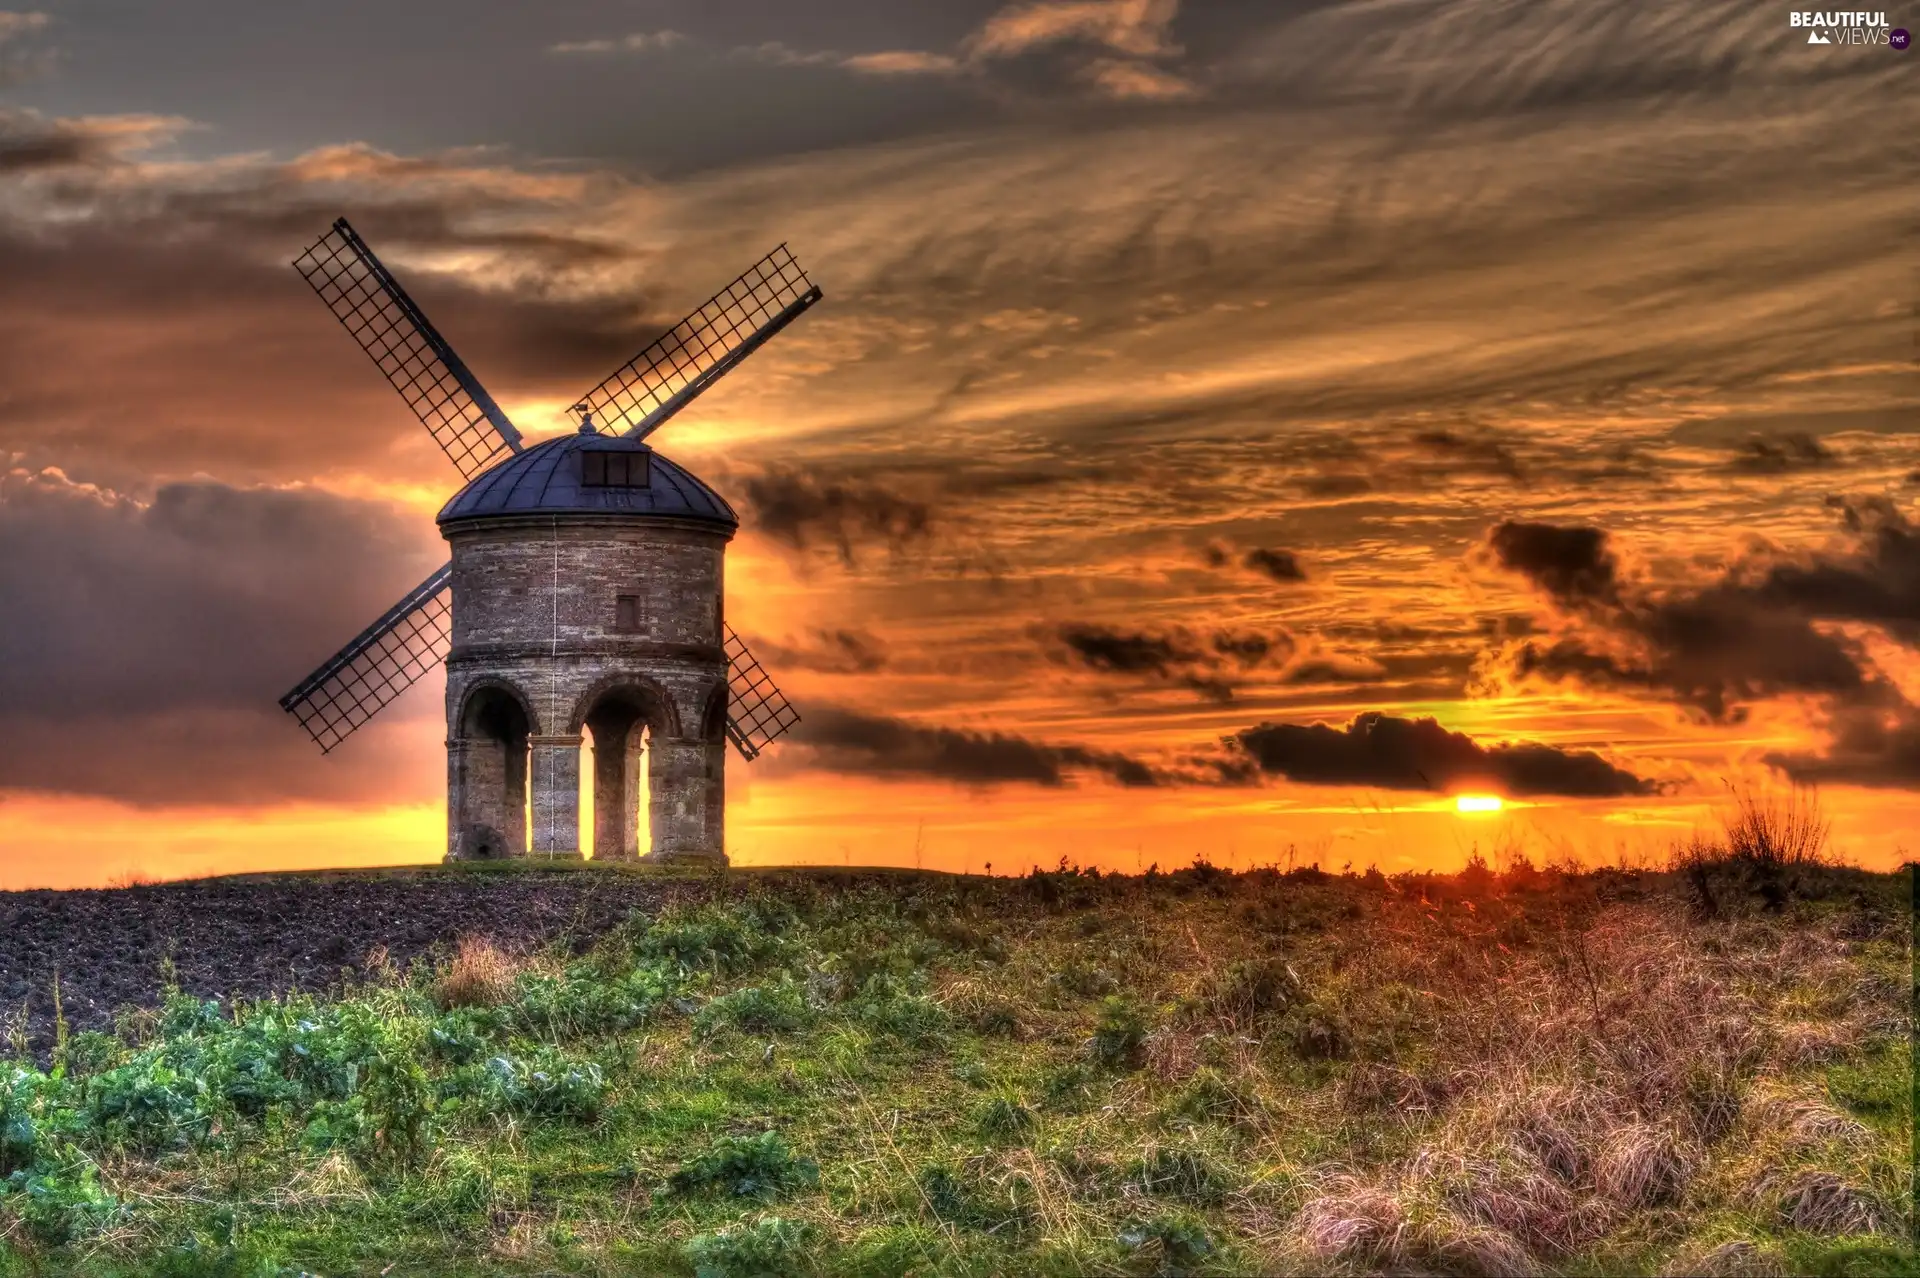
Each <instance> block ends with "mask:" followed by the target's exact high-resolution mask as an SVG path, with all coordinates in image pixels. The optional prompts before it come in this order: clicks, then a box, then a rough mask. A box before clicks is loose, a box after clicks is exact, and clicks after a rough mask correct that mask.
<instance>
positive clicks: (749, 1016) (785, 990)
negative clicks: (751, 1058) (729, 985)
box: [694, 980, 813, 1034]
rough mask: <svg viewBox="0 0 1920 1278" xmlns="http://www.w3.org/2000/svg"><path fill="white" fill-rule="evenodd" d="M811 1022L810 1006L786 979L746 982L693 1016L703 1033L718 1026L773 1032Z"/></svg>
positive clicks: (748, 1031)
mask: <svg viewBox="0 0 1920 1278" xmlns="http://www.w3.org/2000/svg"><path fill="white" fill-rule="evenodd" d="M812 1023H813V1009H812V1008H810V1007H808V1006H807V1000H806V996H805V995H804V994H803V993H802V992H801V989H800V987H799V986H798V985H796V984H794V983H793V982H792V981H790V980H785V981H782V982H781V983H780V984H778V985H749V986H748V987H747V988H745V989H741V990H735V991H734V992H733V993H731V994H723V995H721V996H720V997H719V998H716V999H713V1000H711V1001H710V1002H709V1003H708V1004H707V1005H706V1006H705V1007H703V1008H701V1009H700V1014H699V1015H698V1016H696V1017H695V1018H694V1026H695V1028H697V1029H699V1030H700V1031H701V1032H703V1033H712V1032H713V1031H714V1030H716V1029H719V1028H721V1027H731V1028H733V1029H737V1030H744V1031H745V1032H747V1033H750V1034H773V1033H781V1032H790V1031H793V1030H798V1029H805V1028H806V1027H807V1026H808V1025H810V1024H812Z"/></svg>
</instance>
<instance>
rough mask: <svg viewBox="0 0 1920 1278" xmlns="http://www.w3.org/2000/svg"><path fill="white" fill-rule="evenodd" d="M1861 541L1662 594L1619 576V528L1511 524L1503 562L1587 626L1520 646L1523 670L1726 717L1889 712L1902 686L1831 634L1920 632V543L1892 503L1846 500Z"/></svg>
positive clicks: (1495, 540) (1504, 529) (1847, 516)
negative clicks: (1851, 625) (1838, 706)
mask: <svg viewBox="0 0 1920 1278" xmlns="http://www.w3.org/2000/svg"><path fill="white" fill-rule="evenodd" d="M1839 505H1840V509H1841V511H1842V513H1843V518H1844V520H1845V522H1846V525H1847V527H1848V529H1849V531H1850V532H1851V533H1852V534H1853V537H1854V541H1855V544H1854V546H1853V547H1852V548H1851V549H1850V550H1849V551H1847V552H1845V553H1842V554H1840V555H1837V556H1836V555H1826V554H1819V555H1806V556H1800V557H1791V556H1785V555H1779V554H1773V553H1771V552H1769V554H1768V556H1767V557H1766V558H1750V559H1749V560H1747V561H1743V562H1739V563H1736V564H1734V565H1733V566H1731V567H1730V568H1729V569H1728V570H1727V571H1726V573H1725V574H1724V576H1723V577H1722V578H1721V579H1720V580H1718V581H1716V582H1712V583H1710V584H1707V585H1704V586H1695V587H1686V588H1676V589H1668V590H1664V591H1660V590H1655V589H1654V588H1653V587H1651V586H1647V585H1641V584H1630V583H1625V582H1622V581H1621V580H1620V579H1619V575H1618V568H1617V564H1616V563H1615V560H1614V557H1613V555H1612V553H1611V551H1610V550H1609V548H1608V545H1607V535H1606V533H1605V532H1604V531H1603V530H1601V529H1598V528H1592V527H1560V526H1555V525H1547V524H1514V523H1504V524H1500V525H1498V526H1496V527H1495V528H1494V529H1493V530H1492V532H1491V534H1490V535H1489V539H1488V544H1489V546H1490V548H1491V550H1492V552H1493V556H1494V558H1495V559H1496V560H1497V561H1498V562H1499V563H1500V564H1501V565H1502V566H1504V567H1506V568H1508V569H1510V570H1512V571H1515V572H1518V573H1520V574H1521V575H1523V576H1525V577H1527V578H1528V579H1529V580H1530V581H1532V582H1533V583H1534V585H1536V586H1537V587H1539V588H1540V589H1541V590H1543V591H1544V592H1546V593H1547V594H1548V595H1549V596H1551V597H1552V598H1553V599H1554V600H1555V601H1556V602H1558V603H1560V604H1561V605H1562V606H1564V607H1569V608H1573V609H1576V610H1577V611H1578V612H1579V614H1580V619H1581V622H1582V623H1583V629H1581V630H1579V631H1576V632H1573V633H1568V634H1563V635H1561V636H1559V637H1557V638H1553V639H1546V638H1542V639H1539V640H1528V641H1526V642H1524V643H1521V644H1519V645H1517V646H1516V647H1515V648H1514V649H1513V650H1512V654H1511V655H1512V657H1513V660H1514V665H1515V669H1516V671H1517V672H1518V673H1520V674H1522V675H1542V676H1545V677H1548V678H1553V679H1576V680H1580V681H1584V682H1587V683H1591V684H1595V685H1599V686H1614V687H1619V688H1625V689H1635V690H1641V691H1645V692H1651V693H1655V694H1665V695H1668V696H1671V697H1674V698H1675V699H1677V700H1679V701H1681V702H1682V703H1684V704H1687V705H1690V706H1693V707H1695V708H1697V709H1699V710H1701V711H1703V712H1704V713H1705V714H1707V715H1708V716H1709V717H1711V718H1714V719H1738V718H1740V717H1742V715H1743V713H1744V711H1743V707H1744V706H1745V705H1746V704H1747V703H1750V702H1753V701H1757V700H1761V699H1764V698H1767V697H1772V696H1778V695H1782V694H1787V693H1804V694H1810V695H1816V696H1821V697H1827V698H1832V699H1834V700H1836V701H1838V702H1842V703H1846V704H1850V705H1856V706H1874V705H1879V706H1885V705H1887V704H1889V703H1890V702H1891V701H1893V700H1895V699H1896V694H1895V693H1894V692H1893V690H1892V688H1891V686H1890V685H1889V684H1888V683H1887V682H1886V681H1885V679H1884V678H1883V677H1882V676H1881V675H1880V673H1879V672H1878V671H1877V670H1876V669H1875V668H1874V666H1873V664H1872V663H1871V662H1870V661H1869V660H1868V658H1867V656H1866V655H1865V653H1864V651H1863V650H1862V648H1861V647H1860V645H1859V644H1858V643H1857V642H1855V641H1854V640H1853V639H1851V638H1849V637H1847V636H1846V635H1844V634H1840V633H1836V632H1832V631H1829V630H1826V629H1822V628H1820V627H1819V626H1818V625H1817V624H1816V623H1817V622H1824V621H1839V620H1853V621H1872V622H1878V623H1880V624H1883V625H1885V626H1887V627H1888V628H1889V630H1891V631H1892V632H1894V633H1896V634H1899V635H1902V636H1906V637H1909V638H1911V637H1912V636H1913V635H1914V633H1915V630H1914V627H1915V625H1916V622H1920V541H1916V537H1915V533H1914V530H1913V529H1912V528H1911V526H1910V525H1909V524H1908V523H1907V521H1906V520H1905V518H1904V517H1903V516H1902V515H1901V514H1900V512H1899V511H1898V510H1897V509H1896V508H1895V507H1893V506H1892V505H1891V504H1890V503H1887V502H1885V501H1884V500H1878V501H1873V502H1841V503H1839Z"/></svg>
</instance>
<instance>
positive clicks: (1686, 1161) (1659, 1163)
mask: <svg viewBox="0 0 1920 1278" xmlns="http://www.w3.org/2000/svg"><path fill="white" fill-rule="evenodd" d="M1700 1161H1701V1156H1700V1151H1699V1149H1697V1148H1695V1147H1693V1146H1692V1145H1690V1144H1689V1143H1688V1142H1686V1141H1684V1140H1682V1139H1680V1138H1679V1137H1676V1136H1675V1135H1674V1134H1673V1133H1672V1132H1671V1131H1667V1130H1665V1129H1662V1128H1658V1127H1652V1126H1649V1125H1647V1124H1645V1123H1629V1124H1627V1125H1626V1126H1624V1127H1617V1128H1615V1129H1614V1130H1613V1131H1612V1132H1610V1133H1609V1134H1608V1135H1607V1137H1606V1141H1605V1144H1604V1145H1603V1147H1602V1148H1601V1151H1600V1160H1599V1164H1598V1166H1597V1167H1596V1169H1595V1182H1596V1184H1597V1186H1598V1188H1599V1190H1600V1192H1601V1193H1602V1194H1604V1195H1605V1196H1606V1197H1607V1198H1608V1199H1610V1200H1611V1201H1613V1202H1614V1203H1617V1204H1618V1205H1620V1206H1621V1207H1626V1208H1630V1209H1632V1208H1640V1207H1659V1206H1665V1205H1667V1204H1671V1203H1675V1202H1678V1201H1679V1200H1680V1198H1681V1197H1682V1195H1684V1194H1685V1193H1686V1189H1687V1185H1688V1183H1689V1182H1691V1181H1692V1179H1693V1175H1694V1172H1695V1171H1696V1170H1697V1169H1698V1167H1699V1165H1700Z"/></svg>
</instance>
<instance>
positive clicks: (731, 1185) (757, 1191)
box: [668, 1131, 820, 1199]
mask: <svg viewBox="0 0 1920 1278" xmlns="http://www.w3.org/2000/svg"><path fill="white" fill-rule="evenodd" d="M819 1180H820V1168H819V1165H818V1164H816V1163H815V1162H814V1161H813V1160H812V1159H810V1158H796V1157H794V1154H793V1151H792V1150H791V1149H790V1148H788V1146H787V1142H786V1140H785V1139H784V1138H783V1137H782V1136H781V1135H780V1133H778V1132H773V1131H767V1132H762V1133H760V1134H759V1135H758V1136H722V1137H721V1138H720V1139H719V1140H717V1141H715V1142H714V1144H713V1147H712V1148H711V1149H709V1150H707V1151H706V1152H705V1153H703V1154H701V1155H699V1156H698V1157H696V1158H692V1159H689V1160H688V1161H687V1162H685V1163H683V1164H681V1166H680V1170H679V1171H676V1172H675V1173H674V1174H673V1177H672V1179H671V1180H670V1181H669V1182H668V1183H669V1184H671V1185H672V1187H673V1188H674V1189H676V1190H678V1191H679V1192H681V1193H696V1192H699V1191H701V1190H705V1189H721V1190H725V1191H726V1192H727V1193H729V1194H733V1195H734V1196H736V1197H739V1198H759V1199H772V1198H775V1197H778V1196H779V1195H781V1194H783V1193H787V1192H789V1191H791V1190H794V1189H802V1188H806V1187H808V1186H811V1185H814V1184H817V1183H818V1182H819Z"/></svg>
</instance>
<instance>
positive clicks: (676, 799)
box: [647, 737, 726, 861]
mask: <svg viewBox="0 0 1920 1278" xmlns="http://www.w3.org/2000/svg"><path fill="white" fill-rule="evenodd" d="M649 748H650V750H651V752H652V757H651V758H650V759H649V760H648V763H647V776H648V779H649V780H650V781H651V782H652V783H653V851H652V852H651V853H650V854H649V859H652V860H668V859H679V858H682V857H699V858H702V859H707V860H716V861H724V860H725V859H726V852H725V850H724V849H723V848H722V847H721V846H720V844H719V843H718V842H716V841H715V840H714V838H713V836H712V834H710V833H709V832H708V830H707V793H708V789H709V784H708V781H707V743H706V742H704V741H701V740H699V739H698V738H691V739H689V738H684V737H655V738H654V740H653V742H652V744H651V746H650V747H649Z"/></svg>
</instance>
